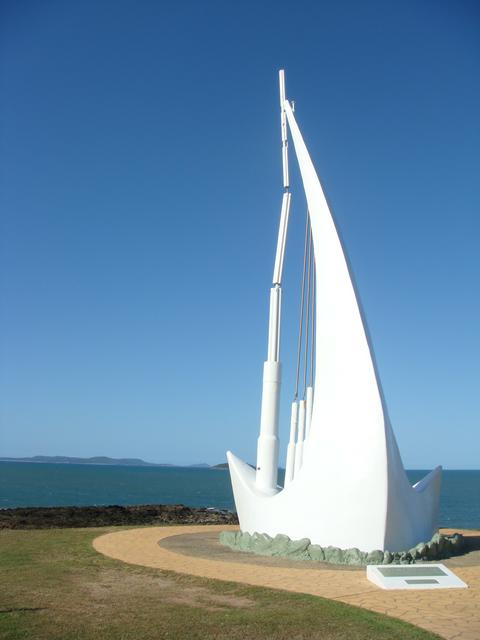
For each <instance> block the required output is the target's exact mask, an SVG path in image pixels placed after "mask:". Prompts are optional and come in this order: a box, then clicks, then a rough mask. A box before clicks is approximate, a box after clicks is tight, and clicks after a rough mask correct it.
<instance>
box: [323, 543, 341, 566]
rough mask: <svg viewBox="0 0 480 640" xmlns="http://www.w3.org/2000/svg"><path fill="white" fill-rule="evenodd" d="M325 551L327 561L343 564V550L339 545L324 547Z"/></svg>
mask: <svg viewBox="0 0 480 640" xmlns="http://www.w3.org/2000/svg"><path fill="white" fill-rule="evenodd" d="M323 553H324V554H325V561H326V562H331V563H332V564H342V562H343V551H342V550H341V549H339V548H338V547H324V548H323Z"/></svg>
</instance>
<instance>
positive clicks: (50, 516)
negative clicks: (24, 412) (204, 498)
mask: <svg viewBox="0 0 480 640" xmlns="http://www.w3.org/2000/svg"><path fill="white" fill-rule="evenodd" d="M145 524H148V525H162V524H238V518H237V515H236V514H235V513H231V512H230V511H219V510H216V509H206V508H195V507H186V506H185V505H183V504H144V505H133V506H119V505H109V506H105V507H19V508H16V509H0V529H57V528H66V527H68V528H70V527H72V528H73V527H110V526H114V525H145Z"/></svg>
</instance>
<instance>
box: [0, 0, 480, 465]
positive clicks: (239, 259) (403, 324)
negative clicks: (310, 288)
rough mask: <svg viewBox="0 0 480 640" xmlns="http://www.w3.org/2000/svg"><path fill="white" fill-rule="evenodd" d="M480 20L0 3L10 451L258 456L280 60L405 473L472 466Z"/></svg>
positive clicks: (297, 261) (337, 6)
mask: <svg viewBox="0 0 480 640" xmlns="http://www.w3.org/2000/svg"><path fill="white" fill-rule="evenodd" d="M479 19H480V10H479V7H478V4H477V3H476V2H467V1H462V0H460V1H457V2H445V1H443V0H437V1H435V2H434V1H428V0H423V1H420V2H419V1H418V0H416V1H413V0H403V1H402V2H399V1H398V2H389V1H386V2H385V1H366V2H362V3H359V2H356V1H353V0H351V1H346V0H340V1H336V2H333V1H331V2H305V1H300V2H297V3H290V2H288V3H287V2H261V3H258V2H242V3H239V2H237V3H234V2H213V1H207V2H160V1H159V2H153V1H152V2H147V1H141V2H134V1H133V0H130V1H125V0H120V1H115V2H113V1H111V2H107V1H103V2H92V1H85V2H72V1H65V0H62V1H61V2H60V1H58V2H55V1H48V0H45V1H44V2H41V3H39V2H34V1H30V2H28V1H23V2H22V1H20V2H17V1H15V2H14V1H11V2H8V1H4V2H2V4H1V7H0V43H1V44H0V47H1V53H0V58H1V62H0V64H1V68H0V81H1V95H2V98H1V101H0V120H1V126H2V132H1V149H0V174H1V175H0V177H1V194H0V216H1V240H0V242H1V258H0V260H1V262H0V277H1V281H0V303H1V309H0V314H1V315H0V323H1V324H0V327H1V329H0V340H1V343H0V358H1V372H0V411H1V414H0V419H1V435H0V438H1V441H0V451H1V455H7V456H24V455H35V454H45V455H55V454H61V455H78V456H90V455H110V456H114V457H118V456H138V457H142V458H144V459H147V460H152V461H157V462H174V463H193V462H209V463H216V462H220V461H222V460H224V452H225V450H226V449H227V448H231V449H232V450H233V451H235V453H237V454H238V455H240V456H241V457H243V458H246V459H247V460H252V461H253V460H254V458H255V449H256V438H257V434H258V424H259V410H260V409H259V408H260V392H261V374H262V363H263V360H264V358H265V355H266V326H267V311H268V290H269V284H270V277H271V271H272V265H273V258H274V250H275V242H276V233H277V224H278V215H279V206H280V200H281V158H280V146H279V113H278V88H277V72H278V69H279V68H281V67H284V68H285V69H286V74H287V91H288V95H289V97H290V98H292V99H295V101H296V114H297V119H298V121H299V124H300V127H301V128H302V130H303V133H304V136H305V139H306V141H307V144H308V146H309V148H310V151H311V153H312V157H313V158H314V161H315V163H316V166H317V169H318V171H319V173H320V175H321V177H322V180H323V182H324V185H325V188H326V191H327V194H328V197H329V200H330V202H331V204H332V206H333V210H334V212H335V216H336V219H337V223H338V227H339V229H340V231H341V233H342V236H343V239H344V242H345V245H346V248H347V250H348V253H349V257H350V259H351V262H352V264H353V269H354V273H355V277H356V280H357V284H358V287H359V290H360V294H361V298H362V303H363V306H364V309H365V313H366V317H367V319H368V324H369V328H370V332H371V334H372V339H373V344H374V347H375V352H376V357H377V361H378V366H379V371H380V375H381V378H382V382H383V386H384V391H385V395H386V400H387V404H388V406H389V411H390V414H391V419H392V422H393V426H394V429H395V433H396V435H397V439H398V441H399V445H400V449H401V452H402V455H403V459H404V462H405V464H406V466H407V467H409V468H427V467H432V466H434V465H435V464H437V463H440V464H443V465H444V466H446V467H449V468H478V467H479V457H480V430H479V426H480V419H479V415H480V410H479V397H480V366H479V354H480V348H479V347H480V339H479V326H480V303H479V276H480V261H479V252H478V243H479V232H480V223H479V205H480V188H479V178H478V176H479V151H480V129H479V125H478V114H479V113H480V88H479V84H478V74H479V68H480V38H479V35H478V33H479ZM292 173H293V203H294V204H293V211H292V221H291V234H290V237H289V245H288V249H287V265H286V276H285V294H284V301H285V322H284V331H283V342H282V348H283V356H284V357H283V361H284V368H285V376H284V398H283V402H282V426H281V435H282V445H283V448H282V452H284V448H285V444H286V434H287V428H288V424H287V423H288V418H289V403H290V401H291V397H292V392H293V368H294V367H293V365H294V350H295V340H296V322H297V312H298V297H299V281H300V277H301V254H302V250H303V247H302V235H303V221H304V215H305V204H304V198H303V194H302V193H301V190H300V188H299V184H298V175H297V169H296V167H295V166H294V164H293V162H292Z"/></svg>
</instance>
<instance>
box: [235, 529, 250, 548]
mask: <svg viewBox="0 0 480 640" xmlns="http://www.w3.org/2000/svg"><path fill="white" fill-rule="evenodd" d="M251 541H252V536H251V535H250V534H249V533H247V532H243V533H242V535H241V536H240V538H239V540H238V548H239V549H240V551H250V544H251Z"/></svg>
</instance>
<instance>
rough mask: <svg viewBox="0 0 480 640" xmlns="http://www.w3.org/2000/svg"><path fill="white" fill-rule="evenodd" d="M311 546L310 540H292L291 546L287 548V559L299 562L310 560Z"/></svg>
mask: <svg viewBox="0 0 480 640" xmlns="http://www.w3.org/2000/svg"><path fill="white" fill-rule="evenodd" d="M309 546H310V540H309V539H308V538H302V539H301V540H290V544H289V545H288V548H287V558H298V559H299V560H306V559H308V558H309V554H308V547H309Z"/></svg>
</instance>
